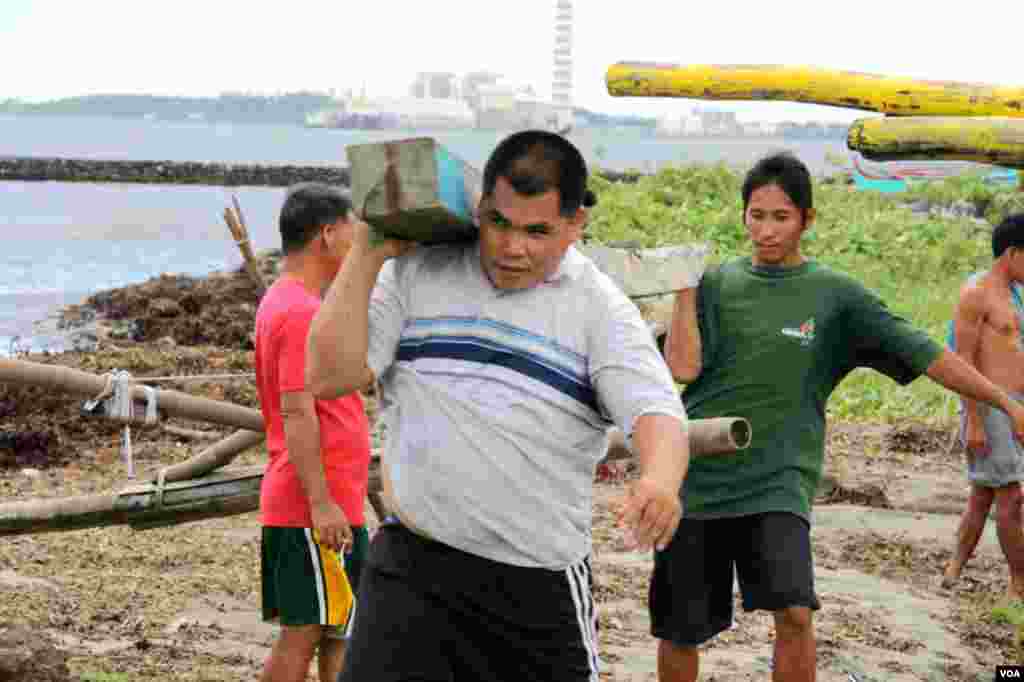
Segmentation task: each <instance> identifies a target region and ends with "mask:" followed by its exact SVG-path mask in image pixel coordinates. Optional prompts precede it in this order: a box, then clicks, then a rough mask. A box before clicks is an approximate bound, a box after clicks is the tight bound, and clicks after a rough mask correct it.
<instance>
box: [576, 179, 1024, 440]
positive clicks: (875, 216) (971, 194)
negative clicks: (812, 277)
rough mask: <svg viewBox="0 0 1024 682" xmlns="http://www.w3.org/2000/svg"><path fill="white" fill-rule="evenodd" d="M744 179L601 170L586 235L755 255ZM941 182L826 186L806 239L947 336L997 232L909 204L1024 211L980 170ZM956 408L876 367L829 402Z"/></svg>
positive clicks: (902, 310)
mask: <svg viewBox="0 0 1024 682" xmlns="http://www.w3.org/2000/svg"><path fill="white" fill-rule="evenodd" d="M742 181H743V178H742V175H740V174H738V173H737V172H736V171H734V170H732V169H730V168H729V167H727V166H725V165H715V166H682V167H675V168H667V169H664V170H662V171H660V172H659V173H657V174H656V175H653V176H648V177H643V178H640V179H639V180H638V181H637V182H635V183H612V182H609V181H607V180H605V179H603V178H600V177H594V178H593V179H592V180H591V188H592V189H593V190H594V192H595V193H596V194H597V195H598V197H599V202H598V205H597V206H596V207H595V209H594V213H593V216H592V218H591V221H590V225H589V227H588V230H587V232H588V235H589V236H590V237H591V238H592V239H594V240H596V241H599V242H608V241H636V242H639V243H640V244H641V245H643V246H644V247H648V248H649V247H655V246H663V245H666V244H673V243H684V242H692V241H708V242H710V243H712V244H713V246H714V256H713V259H714V260H724V259H726V258H730V257H732V256H736V255H745V254H747V253H748V252H749V249H748V245H747V240H746V234H745V230H744V228H743V224H742V220H741V218H742V215H741V214H742V207H741V200H740V185H741V183H742ZM931 185H933V186H929V185H922V186H919V187H917V188H915V189H914V190H913V192H910V193H907V194H906V195H902V196H901V195H892V194H878V193H874V192H860V191H854V190H852V189H851V188H850V187H847V186H845V185H841V184H834V183H832V184H829V183H824V182H818V183H817V184H816V185H815V190H814V197H815V207H816V208H817V210H818V220H817V222H816V223H815V225H814V228H813V230H812V231H811V232H809V233H808V235H807V236H806V237H805V240H804V252H805V254H807V255H808V256H811V257H813V258H817V259H819V260H821V261H823V262H824V263H826V264H828V265H829V266H831V267H833V268H835V269H838V270H841V271H844V272H847V273H849V274H851V275H852V276H854V277H856V278H857V279H858V280H860V281H861V282H863V283H864V285H865V286H867V287H869V288H870V289H872V290H874V291H875V292H877V293H878V294H879V295H880V296H881V297H882V298H883V299H884V300H885V301H886V302H887V303H888V304H889V306H890V308H892V309H893V310H894V311H895V312H896V313H898V314H900V315H903V316H904V317H906V318H907V319H909V320H911V321H912V322H913V323H915V324H917V325H918V326H920V327H921V328H923V329H925V330H927V332H928V333H929V334H930V335H931V336H932V338H934V339H935V340H936V341H939V342H940V343H942V342H944V340H945V335H946V325H947V324H948V322H949V320H950V319H951V317H952V314H953V306H954V304H955V302H956V297H957V292H958V290H959V287H960V285H961V283H962V282H963V281H964V280H965V279H966V277H967V276H968V275H969V274H970V273H972V272H975V271H977V270H981V269H984V268H987V267H988V265H989V264H990V262H991V246H990V241H989V231H988V230H987V229H985V228H984V226H979V224H978V223H977V222H975V221H973V220H971V219H970V218H945V217H938V216H935V215H932V216H923V215H915V214H914V213H912V212H911V210H910V209H909V208H908V207H907V206H906V204H907V203H908V202H909V201H911V200H914V199H918V198H924V197H925V196H927V197H928V198H929V199H930V200H931V201H932V202H933V203H935V204H951V203H952V202H953V201H956V200H957V199H965V200H967V201H974V200H977V199H979V198H983V199H987V200H988V202H989V214H992V211H993V210H995V209H993V208H992V207H994V206H999V207H1001V208H1000V210H1010V209H1008V208H1007V207H1014V208H1013V209H1012V210H1024V193H1021V192H1016V191H1015V188H1012V187H1002V188H999V187H989V186H983V184H982V183H981V182H980V180H977V179H975V178H961V179H951V180H946V181H943V182H935V183H931ZM983 192H984V195H983ZM955 410H956V401H955V400H954V397H953V395H952V394H951V393H949V392H948V391H946V390H945V389H942V388H940V387H938V386H936V385H935V384H934V383H932V382H930V381H928V380H926V379H919V380H918V381H915V382H913V383H912V384H911V385H909V386H905V387H901V386H899V385H898V384H896V383H895V382H893V381H891V380H890V379H888V378H887V377H884V376H882V375H880V374H877V373H875V372H872V371H870V370H857V371H856V372H854V373H853V374H851V375H850V376H849V377H847V379H846V380H845V381H844V382H843V384H842V385H841V386H840V387H839V389H838V390H837V391H836V392H835V394H833V396H832V399H831V401H830V402H829V415H830V416H832V417H835V418H840V419H847V420H872V421H878V420H882V421H893V420H898V419H915V420H920V421H927V422H941V423H945V422H948V421H949V420H951V419H952V418H953V417H954V415H955Z"/></svg>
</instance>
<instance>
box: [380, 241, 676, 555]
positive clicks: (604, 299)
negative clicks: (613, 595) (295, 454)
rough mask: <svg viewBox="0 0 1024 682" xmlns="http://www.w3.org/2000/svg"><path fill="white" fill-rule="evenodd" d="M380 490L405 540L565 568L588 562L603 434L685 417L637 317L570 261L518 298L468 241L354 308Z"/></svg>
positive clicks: (609, 285) (443, 250) (409, 261)
mask: <svg viewBox="0 0 1024 682" xmlns="http://www.w3.org/2000/svg"><path fill="white" fill-rule="evenodd" d="M369 334H370V335H369V366H370V369H371V370H373V372H374V374H375V375H376V376H377V377H378V378H379V382H380V386H381V393H382V395H381V408H382V409H381V417H382V418H383V419H384V420H385V425H386V429H387V432H386V439H385V451H384V453H383V459H384V464H385V467H384V469H385V474H386V477H387V478H388V479H389V480H387V481H386V489H389V492H390V494H391V496H392V499H391V502H392V503H393V504H395V503H397V507H398V508H399V509H400V510H401V517H402V518H403V519H404V520H406V521H407V522H409V523H410V525H412V526H413V527H414V528H415V529H417V530H419V531H420V532H422V533H424V534H426V535H428V536H430V537H432V538H434V539H436V540H438V541H440V542H443V543H445V544H448V545H451V546H453V547H456V548H458V549H461V550H463V551H466V552H470V553H472V554H476V555H478V556H483V557H486V558H489V559H492V560H494V561H501V562H504V563H508V564H513V565H518V566H533V567H543V568H549V569H558V570H562V569H565V568H566V567H567V566H570V565H573V564H575V563H576V562H578V561H580V560H581V559H582V558H583V557H585V556H587V555H588V554H589V553H590V547H591V544H590V543H591V540H590V527H591V508H592V489H593V480H594V473H595V469H596V466H597V464H598V462H599V461H600V459H601V457H602V456H603V455H604V452H605V448H606V447H607V445H606V433H607V428H608V427H609V425H611V424H616V425H618V426H619V427H620V428H621V429H622V430H623V432H624V433H625V434H626V436H627V442H629V438H630V437H631V435H632V430H633V424H634V422H635V421H636V419H637V417H639V416H641V415H645V414H664V415H671V416H675V417H677V418H678V419H679V420H680V421H685V419H686V415H685V412H684V409H683V406H682V403H681V401H680V400H679V396H678V392H677V390H676V388H675V385H674V384H673V382H672V377H671V374H670V372H669V370H668V368H667V366H666V365H665V363H664V360H663V359H662V357H661V355H660V354H659V353H658V350H657V348H656V346H655V344H654V339H653V337H652V335H651V333H650V331H649V330H648V328H647V325H646V323H645V322H644V321H643V319H642V318H641V316H640V312H639V310H638V309H637V307H636V306H635V305H634V304H633V302H632V301H630V300H629V298H627V297H626V296H625V294H623V293H622V292H621V291H620V290H619V289H618V287H617V286H616V285H615V284H614V283H613V282H612V281H611V280H610V279H609V278H608V277H607V276H605V275H604V274H603V273H602V272H600V271H599V270H598V269H597V268H596V266H595V265H594V264H593V263H592V262H591V261H590V260H589V259H587V258H586V257H585V256H583V255H582V254H581V253H580V252H579V251H578V250H576V249H575V248H573V247H570V249H569V251H568V252H567V253H566V256H565V258H564V259H563V261H562V263H561V265H560V267H559V269H558V270H557V271H556V272H555V274H554V275H552V276H551V277H549V278H548V279H547V280H546V281H544V282H542V283H541V284H539V285H537V286H535V287H533V288H531V289H527V290H522V291H502V290H499V289H496V288H495V287H494V286H493V285H492V284H491V282H490V280H489V279H488V278H487V275H486V274H485V273H484V271H483V269H482V267H481V263H480V257H479V250H478V244H477V243H473V244H469V245H458V246H435V247H421V248H418V249H415V250H413V251H412V252H409V253H408V254H406V255H404V256H401V257H400V258H397V259H392V260H390V261H388V262H387V263H386V264H385V266H384V268H383V269H382V270H381V273H380V276H379V278H378V280H377V284H376V287H375V289H374V291H373V294H372V297H371V301H370V315H369Z"/></svg>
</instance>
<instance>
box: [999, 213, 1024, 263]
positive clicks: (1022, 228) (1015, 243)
mask: <svg viewBox="0 0 1024 682" xmlns="http://www.w3.org/2000/svg"><path fill="white" fill-rule="evenodd" d="M1012 248H1018V249H1024V213H1014V214H1013V215H1008V216H1006V218H1004V219H1003V221H1002V222H1001V223H999V224H998V225H997V226H996V229H994V230H992V257H993V258H999V257H1000V256H1002V255H1003V254H1004V253H1005V252H1006V250H1007V249H1012Z"/></svg>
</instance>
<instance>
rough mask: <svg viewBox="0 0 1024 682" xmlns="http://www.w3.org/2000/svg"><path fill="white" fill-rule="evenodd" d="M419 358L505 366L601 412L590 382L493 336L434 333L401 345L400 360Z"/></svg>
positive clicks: (405, 341)
mask: <svg viewBox="0 0 1024 682" xmlns="http://www.w3.org/2000/svg"><path fill="white" fill-rule="evenodd" d="M419 358H447V359H450V360H463V361H465V362H478V363H481V364H487V365H495V366H498V367H504V368H505V369H510V370H512V371H514V372H519V373H520V374H522V375H523V376H527V377H530V378H531V379H535V380H536V381H540V382H542V383H544V384H547V385H548V386H550V387H552V388H554V389H556V390H558V391H560V392H562V393H563V394H565V395H567V396H569V397H570V398H572V399H574V400H577V401H579V402H580V403H582V404H584V405H586V406H587V407H589V408H590V409H592V410H594V411H595V412H599V411H600V410H599V408H598V404H597V394H596V393H595V392H594V389H593V388H592V387H591V385H590V382H589V381H586V382H581V381H578V380H576V379H574V378H572V377H571V375H569V374H567V373H565V372H563V371H559V370H558V369H555V368H553V367H552V366H551V365H549V364H548V363H546V362H544V360H542V359H541V358H538V357H537V356H536V355H534V354H532V353H529V352H527V351H524V350H521V349H518V348H512V347H511V346H507V345H505V344H502V343H498V342H496V341H494V340H492V339H487V340H484V339H478V338H474V337H470V336H442V335H434V336H429V337H426V338H423V339H415V340H413V339H407V340H403V341H401V342H400V343H399V344H398V355H397V357H396V360H398V361H406V362H412V361H414V360H417V359H419Z"/></svg>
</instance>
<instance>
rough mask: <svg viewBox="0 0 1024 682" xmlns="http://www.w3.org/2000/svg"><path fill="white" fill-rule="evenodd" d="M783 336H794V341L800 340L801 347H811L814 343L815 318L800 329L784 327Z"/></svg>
mask: <svg viewBox="0 0 1024 682" xmlns="http://www.w3.org/2000/svg"><path fill="white" fill-rule="evenodd" d="M782 334H783V335H784V336H792V337H793V338H794V339H800V345H801V346H809V345H811V342H812V341H814V318H813V317H812V318H810V319H809V320H807V321H806V322H804V323H803V324H802V325H800V328H799V329H793V328H792V327H783V328H782Z"/></svg>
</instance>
